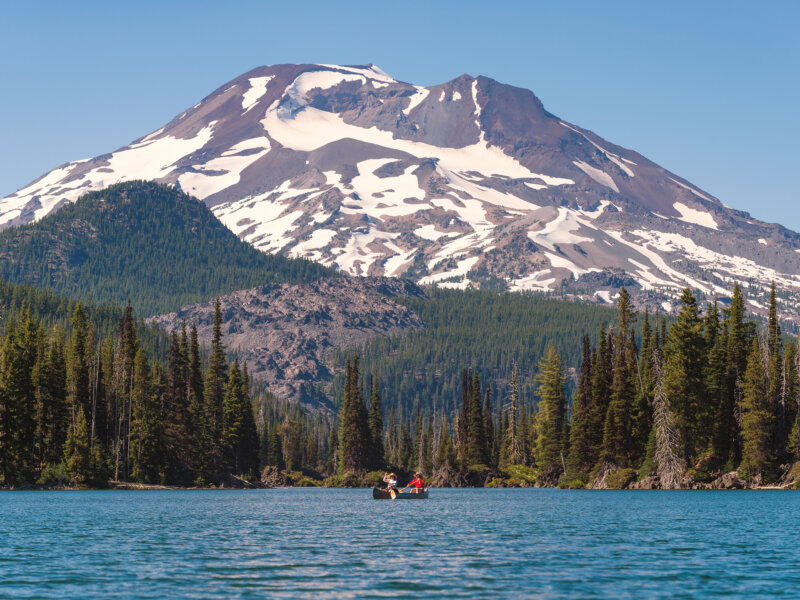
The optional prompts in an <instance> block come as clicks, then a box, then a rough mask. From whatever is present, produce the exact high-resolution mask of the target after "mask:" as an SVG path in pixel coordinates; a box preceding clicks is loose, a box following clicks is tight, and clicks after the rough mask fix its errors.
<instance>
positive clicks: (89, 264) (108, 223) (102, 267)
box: [0, 181, 334, 317]
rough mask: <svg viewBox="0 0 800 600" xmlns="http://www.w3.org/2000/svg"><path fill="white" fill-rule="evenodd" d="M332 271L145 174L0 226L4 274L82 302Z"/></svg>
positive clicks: (193, 295) (143, 312)
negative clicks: (281, 250) (248, 238)
mask: <svg viewBox="0 0 800 600" xmlns="http://www.w3.org/2000/svg"><path fill="white" fill-rule="evenodd" d="M333 274H334V272H333V271H331V270H330V269H327V268H325V267H323V266H321V265H319V264H317V263H314V262H312V261H308V260H304V259H290V258H286V257H283V256H280V255H271V254H265V253H264V252H260V251H259V250H256V249H255V248H253V247H252V246H250V245H249V244H247V243H245V242H243V241H242V240H240V239H239V238H238V237H236V235H235V234H234V233H233V232H231V231H230V230H229V229H228V228H227V227H225V226H224V225H223V224H222V223H221V222H220V221H219V220H218V219H217V218H216V217H215V216H214V215H213V213H212V212H211V211H210V210H209V209H208V208H207V207H206V205H205V204H203V203H202V202H200V201H199V200H197V199H195V198H193V197H191V196H188V195H187V194H184V193H182V192H180V191H178V190H176V189H175V188H172V187H169V186H166V185H161V184H157V183H153V182H149V181H131V182H126V183H119V184H115V185H112V186H109V187H107V188H105V189H103V190H101V191H97V192H90V193H88V194H85V195H84V196H81V198H79V199H78V200H77V201H76V202H74V203H71V204H67V205H65V206H63V207H62V208H61V209H59V210H58V211H56V212H54V213H51V214H50V215H48V216H46V217H45V218H43V219H42V220H41V221H39V222H36V223H30V224H27V225H22V226H20V227H14V228H9V229H6V230H4V231H2V232H0V279H3V280H5V281H7V282H11V283H25V284H29V285H34V286H37V287H40V288H48V289H50V290H52V291H54V292H56V293H59V294H63V295H66V296H69V297H71V298H75V299H78V300H82V301H84V302H86V301H90V302H94V303H96V304H103V303H111V304H116V305H124V304H125V303H126V302H128V301H129V302H130V303H131V305H132V306H133V307H134V308H135V310H136V311H137V313H138V314H140V316H142V317H146V316H150V315H153V314H156V313H164V312H170V311H173V310H176V309H177V308H179V307H180V306H183V305H185V304H190V303H193V302H200V301H205V300H208V299H209V298H214V297H215V296H218V295H220V294H224V293H227V292H231V291H234V290H240V289H246V288H251V287H255V286H257V285H264V284H267V283H272V282H292V283H300V282H305V281H309V280H311V279H316V278H319V277H325V276H330V275H333Z"/></svg>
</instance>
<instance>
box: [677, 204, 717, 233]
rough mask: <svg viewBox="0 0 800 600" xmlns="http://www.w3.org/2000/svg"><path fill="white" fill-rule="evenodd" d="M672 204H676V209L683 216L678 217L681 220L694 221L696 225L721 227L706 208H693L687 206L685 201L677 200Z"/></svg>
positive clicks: (710, 227) (712, 227) (711, 227)
mask: <svg viewBox="0 0 800 600" xmlns="http://www.w3.org/2000/svg"><path fill="white" fill-rule="evenodd" d="M672 206H674V207H675V210H677V211H678V212H679V213H680V215H681V216H680V217H678V218H679V219H680V220H681V221H685V222H687V223H692V224H694V225H701V226H702V227H708V228H709V229H719V226H718V225H717V222H716V221H715V220H714V217H712V216H711V214H710V213H708V212H706V211H704V210H697V209H696V208H691V207H690V206H686V205H685V204H684V203H683V202H676V203H675V204H673V205H672Z"/></svg>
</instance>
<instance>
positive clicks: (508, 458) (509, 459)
mask: <svg viewBox="0 0 800 600" xmlns="http://www.w3.org/2000/svg"><path fill="white" fill-rule="evenodd" d="M509 396H510V397H509V403H508V408H507V410H506V415H505V418H506V420H507V421H506V423H507V424H506V427H505V428H504V432H505V433H504V436H503V446H502V449H501V457H500V462H501V464H503V465H518V464H521V463H522V461H523V460H524V457H523V455H522V445H521V443H520V439H519V430H518V425H519V424H518V422H517V419H518V412H519V380H518V379H517V363H516V362H515V363H514V364H513V366H512V371H511V383H510V394H509Z"/></svg>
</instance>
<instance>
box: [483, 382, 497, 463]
mask: <svg viewBox="0 0 800 600" xmlns="http://www.w3.org/2000/svg"><path fill="white" fill-rule="evenodd" d="M483 429H484V431H485V432H486V457H487V460H488V465H489V467H490V468H495V467H497V454H496V453H495V427H494V414H493V412H492V386H491V385H490V384H488V383H487V384H486V391H485V393H484V401H483Z"/></svg>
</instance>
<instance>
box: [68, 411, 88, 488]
mask: <svg viewBox="0 0 800 600" xmlns="http://www.w3.org/2000/svg"><path fill="white" fill-rule="evenodd" d="M64 459H65V461H66V466H67V475H69V478H70V481H72V483H74V484H75V485H78V486H84V485H87V484H88V483H89V482H90V481H91V480H92V479H93V477H92V472H91V465H92V458H91V453H90V449H89V430H88V427H87V425H86V415H85V414H84V412H83V407H79V408H78V412H77V413H76V415H75V421H74V423H70V426H69V430H68V432H67V441H66V444H65V445H64Z"/></svg>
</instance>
